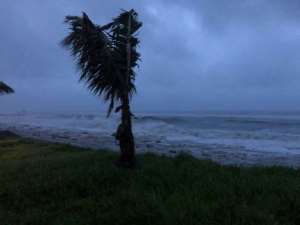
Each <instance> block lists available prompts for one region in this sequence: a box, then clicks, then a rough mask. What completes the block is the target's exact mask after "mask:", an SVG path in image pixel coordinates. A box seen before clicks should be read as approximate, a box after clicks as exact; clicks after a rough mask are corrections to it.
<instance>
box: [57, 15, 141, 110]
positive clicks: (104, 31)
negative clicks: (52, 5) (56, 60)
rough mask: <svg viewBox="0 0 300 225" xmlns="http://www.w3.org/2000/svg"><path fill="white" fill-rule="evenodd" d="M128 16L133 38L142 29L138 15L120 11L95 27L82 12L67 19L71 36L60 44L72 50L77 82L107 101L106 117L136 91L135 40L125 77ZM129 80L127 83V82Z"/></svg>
mask: <svg viewBox="0 0 300 225" xmlns="http://www.w3.org/2000/svg"><path fill="white" fill-rule="evenodd" d="M128 16H131V17H132V20H131V21H132V22H131V27H132V32H131V35H133V34H134V33H135V32H136V31H137V30H138V29H139V28H140V26H141V23H140V22H138V21H137V13H135V12H134V11H132V10H131V11H123V12H122V13H121V15H120V16H119V17H117V18H115V19H113V21H112V22H111V23H108V24H106V25H103V26H99V25H96V24H94V23H93V22H92V21H91V20H90V18H89V17H88V16H87V15H86V14H85V13H83V15H82V17H78V16H67V17H66V19H65V22H66V23H67V24H69V28H70V33H69V34H68V35H67V37H65V39H64V40H63V41H62V45H63V46H64V47H66V48H67V49H69V50H70V51H71V54H72V55H73V56H74V58H75V60H76V63H77V66H78V69H79V70H80V71H81V75H80V81H84V82H86V84H87V87H88V88H89V90H90V91H91V92H92V93H94V94H95V95H99V96H102V97H103V98H104V100H105V101H110V104H109V109H108V115H109V114H110V112H111V111H112V110H113V109H114V103H115V102H117V101H120V99H121V98H122V96H124V94H126V93H125V92H127V91H128V93H129V94H130V95H132V93H133V92H134V91H135V86H134V80H135V73H134V70H133V68H134V67H135V66H137V61H138V60H139V57H140V55H139V53H137V51H136V46H137V45H138V39H137V38H136V37H134V36H133V37H132V38H131V40H130V41H131V48H132V51H131V57H132V60H131V69H130V77H129V78H127V77H126V76H127V75H126V70H127V64H126V54H127V49H126V43H127V37H126V34H127V27H128V24H126V17H127V23H128ZM126 81H128V82H126Z"/></svg>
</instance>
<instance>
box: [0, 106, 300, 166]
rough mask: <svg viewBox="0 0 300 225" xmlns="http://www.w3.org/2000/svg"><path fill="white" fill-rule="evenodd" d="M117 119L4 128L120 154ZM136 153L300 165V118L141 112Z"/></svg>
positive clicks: (28, 116)
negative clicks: (115, 137) (115, 134)
mask: <svg viewBox="0 0 300 225" xmlns="http://www.w3.org/2000/svg"><path fill="white" fill-rule="evenodd" d="M118 123H119V117H118V116H117V115H113V116H112V117H110V118H106V116H105V114H103V113H74V114H71V113H69V114H68V113H65V114H63V113H60V114H54V113H52V114H50V113H49V114H45V113H44V114H36V113H33V114H32V113H16V114H0V128H1V129H9V130H11V131H14V132H16V133H19V134H21V135H23V136H27V137H33V138H39V139H44V140H50V141H55V142H63V143H70V144H75V145H79V146H84V147H89V148H94V149H100V148H109V149H112V150H117V149H118V145H117V143H116V141H115V140H114V138H113V137H112V134H113V133H114V132H115V130H116V128H117V126H118ZM133 127H134V134H135V137H136V146H137V151H138V152H145V151H147V152H148V151H150V152H154V153H159V154H167V155H173V154H177V153H179V152H181V151H184V152H188V153H190V154H192V155H194V156H196V157H198V158H204V159H210V160H214V161H217V162H220V163H222V164H239V165H254V164H263V165H288V166H296V167H298V166H300V113H266V112H265V113H253V112H252V113H249V112H240V113H238V112H234V113H233V112H231V113H229V112H223V113H220V112H218V113H199V112H197V113H196V112H195V113H137V114H136V118H135V119H134V121H133Z"/></svg>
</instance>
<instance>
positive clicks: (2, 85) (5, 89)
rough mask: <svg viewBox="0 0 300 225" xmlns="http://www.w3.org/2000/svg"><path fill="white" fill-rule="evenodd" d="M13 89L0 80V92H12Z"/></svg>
mask: <svg viewBox="0 0 300 225" xmlns="http://www.w3.org/2000/svg"><path fill="white" fill-rule="evenodd" d="M14 92H15V91H14V90H13V89H12V88H11V87H9V86H8V85H7V84H5V83H4V82H2V81H0V94H1V95H2V94H12V93H14Z"/></svg>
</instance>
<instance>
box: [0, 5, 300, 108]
mask: <svg viewBox="0 0 300 225" xmlns="http://www.w3.org/2000/svg"><path fill="white" fill-rule="evenodd" d="M130 8H134V9H136V10H137V11H138V12H139V14H140V19H141V20H142V22H143V24H144V26H143V28H142V30H141V32H140V38H141V45H140V52H141V54H142V62H141V63H140V68H138V69H137V73H138V77H137V90H138V94H137V95H136V96H135V97H134V108H135V110H136V111H162V110H163V111H165V110H169V111H170V110H172V111H190V110H300V104H299V103H300V91H299V90H300V20H299V18H300V1H298V0H232V1H228V0H214V1H212V0H199V1H193V0H185V1H183V0H177V1H174V0H172V1H171V0H152V1H146V0H144V1H143V0H135V1H134V0H132V1H131V0H128V1H125V0H118V1H117V0H111V1H102V0H100V1H99V0H97V1H95V0H93V1H92V0H85V1H79V0H73V1H69V0H57V1H50V0H45V1H38V0H3V1H2V2H1V5H0V21H1V33H0V38H1V39H0V40H1V41H0V59H1V61H0V80H3V81H5V82H7V83H8V84H10V85H11V86H12V87H14V88H15V90H16V94H14V95H11V96H1V99H0V101H1V107H0V110H1V112H2V111H3V112H4V111H20V110H29V111H51V112H52V111H53V112H61V111H76V112H79V111H94V110H99V111H100V110H105V109H106V106H105V105H104V104H103V102H102V100H99V98H98V97H95V96H92V95H91V94H90V93H89V92H88V91H87V90H86V89H85V87H84V85H83V84H79V83H78V72H76V69H75V66H74V63H73V61H72V58H71V57H70V55H69V53H68V52H67V51H65V50H64V49H62V48H61V47H60V45H59V42H60V41H61V40H62V38H63V37H64V36H65V35H66V34H67V32H68V29H67V26H66V25H65V24H64V23H63V20H64V17H65V16H66V15H80V14H81V12H82V11H85V12H86V13H87V14H88V15H89V16H90V17H91V19H92V20H93V21H94V22H95V23H98V24H105V23H107V22H109V21H110V20H111V18H113V17H115V16H116V15H118V13H119V12H120V10H121V9H130Z"/></svg>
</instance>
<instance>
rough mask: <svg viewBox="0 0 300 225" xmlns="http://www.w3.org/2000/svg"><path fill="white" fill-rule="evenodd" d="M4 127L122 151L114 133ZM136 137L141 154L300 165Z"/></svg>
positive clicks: (291, 158)
mask: <svg viewBox="0 0 300 225" xmlns="http://www.w3.org/2000/svg"><path fill="white" fill-rule="evenodd" d="M0 130H8V131H11V132H13V133H16V134H18V135H20V136H22V137H26V138H32V139H37V140H43V141H48V142H52V143H63V144H70V145H73V146H77V147H84V148H90V149H94V150H101V149H109V150H111V151H118V150H119V148H118V145H117V143H116V141H115V139H114V137H113V136H112V135H109V134H107V133H103V132H102V133H101V132H88V131H80V130H73V131H71V130H69V129H57V128H46V127H41V126H27V125H14V126H8V125H5V124H1V123H0ZM135 136H136V150H137V153H146V152H150V153H154V154H158V155H166V156H171V157H172V156H176V155H177V154H179V153H181V152H185V153H188V154H190V155H192V156H193V157H195V158H197V159H204V160H211V161H213V162H217V163H220V164H222V165H232V166H246V167H248V166H285V167H293V168H299V167H300V154H290V153H279V152H261V151H248V150H246V149H235V150H232V149H231V148H226V147H224V146H219V148H218V146H216V145H212V146H211V147H210V146H209V145H203V146H200V147H199V145H197V146H192V145H187V144H182V143H180V142H178V143H176V144H172V145H170V144H166V143H163V142H161V141H160V140H155V139H153V138H149V137H145V136H139V135H138V134H135Z"/></svg>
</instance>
